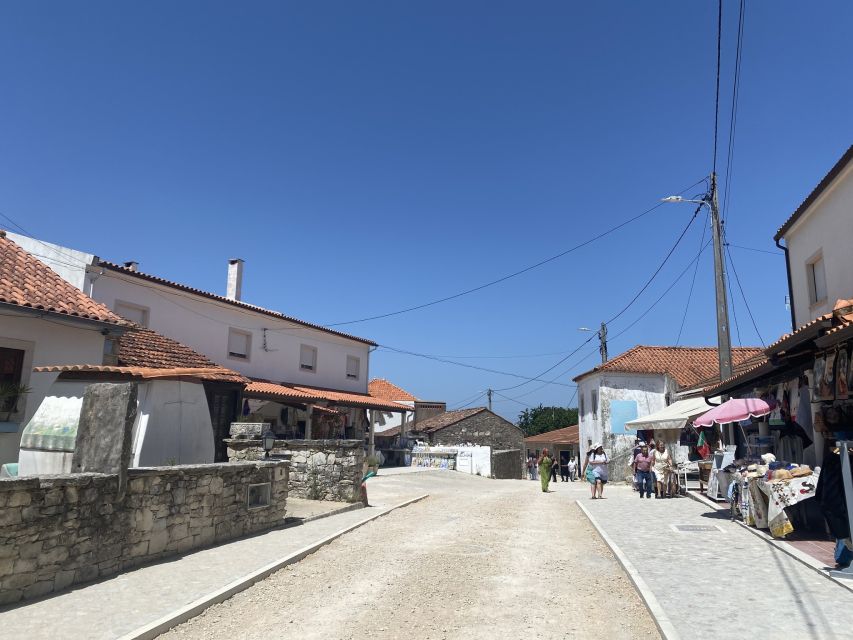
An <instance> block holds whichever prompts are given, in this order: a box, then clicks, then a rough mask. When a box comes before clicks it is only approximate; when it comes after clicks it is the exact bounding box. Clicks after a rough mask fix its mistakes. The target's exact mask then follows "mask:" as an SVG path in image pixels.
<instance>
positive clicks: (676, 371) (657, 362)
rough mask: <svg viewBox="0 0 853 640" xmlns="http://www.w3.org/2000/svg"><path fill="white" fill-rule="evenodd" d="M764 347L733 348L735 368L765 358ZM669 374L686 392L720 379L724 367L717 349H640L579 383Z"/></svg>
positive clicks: (598, 369) (646, 347)
mask: <svg viewBox="0 0 853 640" xmlns="http://www.w3.org/2000/svg"><path fill="white" fill-rule="evenodd" d="M763 353H764V352H763V350H762V349H761V347H733V348H732V366H733V367H734V368H736V367H737V366H738V365H740V364H741V363H743V362H744V361H746V360H747V359H749V358H753V357H755V356H759V355H762V354H763ZM607 371H612V372H618V373H652V374H667V375H669V376H670V377H672V378H673V379H674V380H675V382H676V383H677V384H678V386H679V387H680V388H682V389H689V388H692V387H695V386H697V385H698V384H699V383H700V382H701V381H703V380H708V379H710V378H712V377H719V375H720V365H719V360H718V356H717V348H716V347H651V346H644V345H638V346H636V347H634V348H632V349H629V350H628V351H626V352H625V353H622V354H620V355H618V356H616V357H615V358H612V359H610V360H608V361H607V362H605V363H604V364H601V365H599V366H597V367H595V368H594V369H591V370H589V371H586V372H584V373H581V374H580V375H578V376H576V377H575V378H574V380H575V382H577V381H578V380H580V379H582V378H585V377H587V376H589V375H592V374H594V373H600V372H607Z"/></svg>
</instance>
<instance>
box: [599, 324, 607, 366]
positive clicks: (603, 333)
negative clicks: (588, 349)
mask: <svg viewBox="0 0 853 640" xmlns="http://www.w3.org/2000/svg"><path fill="white" fill-rule="evenodd" d="M598 342H599V345H598V351H599V352H600V353H601V362H602V363H605V362H607V325H606V324H604V323H603V322H602V323H601V329H599V331H598Z"/></svg>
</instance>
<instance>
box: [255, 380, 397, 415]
mask: <svg viewBox="0 0 853 640" xmlns="http://www.w3.org/2000/svg"><path fill="white" fill-rule="evenodd" d="M245 393H246V395H248V396H251V397H265V398H269V399H271V400H295V401H297V402H299V403H303V404H304V403H310V402H323V401H325V402H330V403H332V404H337V405H343V406H350V407H363V408H365V409H380V410H384V411H394V412H399V411H411V410H412V407H409V406H407V405H404V404H397V403H396V402H391V401H388V400H381V399H379V398H374V397H372V396H370V395H368V394H365V393H351V392H347V391H336V390H333V389H320V388H318V387H306V386H304V385H297V384H290V383H276V382H267V381H263V380H254V381H252V382H251V383H250V384H249V385H248V386H247V387H246V391H245Z"/></svg>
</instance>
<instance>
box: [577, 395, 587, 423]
mask: <svg viewBox="0 0 853 640" xmlns="http://www.w3.org/2000/svg"><path fill="white" fill-rule="evenodd" d="M585 413H586V412H585V411H584V406H583V392H581V394H580V406H579V407H578V414H579V415H580V417H581V418H582V417H583V416H584V415H585Z"/></svg>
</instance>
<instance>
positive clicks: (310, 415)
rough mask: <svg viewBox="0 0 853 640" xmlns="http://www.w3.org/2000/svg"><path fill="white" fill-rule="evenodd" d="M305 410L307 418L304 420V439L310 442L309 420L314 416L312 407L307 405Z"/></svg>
mask: <svg viewBox="0 0 853 640" xmlns="http://www.w3.org/2000/svg"><path fill="white" fill-rule="evenodd" d="M305 410H306V411H307V412H308V417H307V418H306V419H305V439H306V440H311V418H312V417H313V416H314V405H313V404H309V405H308V406H307V407H306V408H305Z"/></svg>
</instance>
